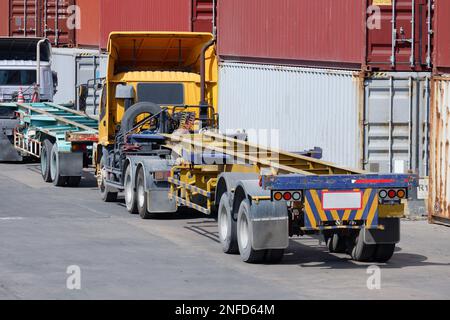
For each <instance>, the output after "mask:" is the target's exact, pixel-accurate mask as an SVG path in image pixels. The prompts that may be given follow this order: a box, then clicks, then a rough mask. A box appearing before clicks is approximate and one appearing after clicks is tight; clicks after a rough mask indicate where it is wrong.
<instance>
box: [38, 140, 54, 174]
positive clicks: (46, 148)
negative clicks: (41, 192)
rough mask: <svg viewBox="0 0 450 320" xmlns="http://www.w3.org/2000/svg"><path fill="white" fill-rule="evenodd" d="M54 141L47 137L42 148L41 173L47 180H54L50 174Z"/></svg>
mask: <svg viewBox="0 0 450 320" xmlns="http://www.w3.org/2000/svg"><path fill="white" fill-rule="evenodd" d="M52 148H53V143H51V142H50V140H48V139H45V140H44V143H42V148H41V175H42V178H43V179H44V181H45V182H52V177H51V175H50V158H51V154H52Z"/></svg>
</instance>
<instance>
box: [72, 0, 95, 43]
mask: <svg viewBox="0 0 450 320" xmlns="http://www.w3.org/2000/svg"><path fill="white" fill-rule="evenodd" d="M76 4H77V6H78V7H79V10H80V21H79V22H80V29H78V30H77V31H76V42H77V46H78V47H97V48H98V47H99V43H100V0H76Z"/></svg>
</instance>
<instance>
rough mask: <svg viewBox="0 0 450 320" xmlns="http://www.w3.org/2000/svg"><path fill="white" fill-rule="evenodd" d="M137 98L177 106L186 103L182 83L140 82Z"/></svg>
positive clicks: (142, 100) (141, 100)
mask: <svg viewBox="0 0 450 320" xmlns="http://www.w3.org/2000/svg"><path fill="white" fill-rule="evenodd" d="M137 98H138V101H140V102H144V101H145V102H153V103H156V104H158V105H166V106H177V105H182V104H183V103H184V89H183V84H181V83H138V85H137Z"/></svg>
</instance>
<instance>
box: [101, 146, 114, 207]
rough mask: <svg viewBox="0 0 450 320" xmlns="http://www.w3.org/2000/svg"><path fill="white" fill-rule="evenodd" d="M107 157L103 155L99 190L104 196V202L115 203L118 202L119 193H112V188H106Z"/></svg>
mask: <svg viewBox="0 0 450 320" xmlns="http://www.w3.org/2000/svg"><path fill="white" fill-rule="evenodd" d="M105 163H106V156H105V154H103V156H102V158H101V159H100V177H99V179H98V189H99V190H100V194H101V196H102V200H103V201H104V202H115V201H117V192H111V190H110V188H109V187H108V186H106V184H105V179H106V171H105Z"/></svg>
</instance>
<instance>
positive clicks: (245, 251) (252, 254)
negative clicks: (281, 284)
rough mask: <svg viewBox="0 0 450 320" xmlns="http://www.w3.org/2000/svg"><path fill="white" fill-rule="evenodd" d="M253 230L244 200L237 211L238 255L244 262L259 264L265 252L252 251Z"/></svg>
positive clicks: (246, 202)
mask: <svg viewBox="0 0 450 320" xmlns="http://www.w3.org/2000/svg"><path fill="white" fill-rule="evenodd" d="M252 239H253V229H252V223H251V220H250V202H249V201H248V200H247V199H245V200H243V201H242V202H241V205H240V206H239V211H238V221H237V240H238V245H239V254H240V255H241V259H242V261H244V262H248V263H260V262H262V261H263V260H264V256H265V253H266V252H265V250H254V249H253V247H252V242H253V240H252Z"/></svg>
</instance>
